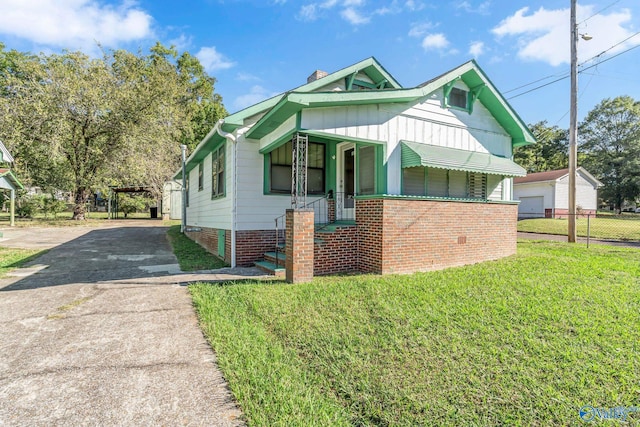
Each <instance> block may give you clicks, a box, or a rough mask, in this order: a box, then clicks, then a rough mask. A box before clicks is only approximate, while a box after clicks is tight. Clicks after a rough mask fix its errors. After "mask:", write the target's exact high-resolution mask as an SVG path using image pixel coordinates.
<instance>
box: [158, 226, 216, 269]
mask: <svg viewBox="0 0 640 427" xmlns="http://www.w3.org/2000/svg"><path fill="white" fill-rule="evenodd" d="M167 235H168V236H169V242H171V246H172V247H173V253H174V254H175V255H176V257H177V258H178V263H179V264H180V269H181V270H182V271H195V270H214V269H217V268H222V267H226V266H227V264H226V263H225V262H224V261H223V260H221V259H220V258H218V257H217V256H215V255H212V254H211V253H209V252H207V251H206V250H205V249H204V248H203V247H202V246H200V245H199V244H197V243H196V242H194V241H193V240H191V239H189V238H188V237H187V236H185V235H184V234H182V233H181V232H180V226H179V225H172V226H171V227H169V231H168V232H167Z"/></svg>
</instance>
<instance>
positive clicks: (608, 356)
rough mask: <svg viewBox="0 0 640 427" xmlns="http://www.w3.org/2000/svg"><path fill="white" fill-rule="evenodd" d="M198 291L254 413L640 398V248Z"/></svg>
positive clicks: (543, 422)
mask: <svg viewBox="0 0 640 427" xmlns="http://www.w3.org/2000/svg"><path fill="white" fill-rule="evenodd" d="M190 290H191V293H192V295H193V300H194V303H195V305H196V308H197V311H198V313H199V317H200V321H201V325H202V328H203V330H204V332H205V334H206V336H207V337H208V339H209V340H210V342H211V344H212V346H213V348H214V349H215V351H216V353H217V357H218V363H219V365H220V367H221V369H222V370H223V372H224V375H225V378H226V379H227V380H228V381H229V385H230V387H231V390H232V391H233V393H234V395H235V397H236V399H237V400H238V402H239V404H240V406H241V407H242V410H243V411H244V413H245V415H246V417H247V418H248V421H249V423H250V425H260V426H285V425H286V426H296V425H301V426H308V425H362V426H367V425H371V426H374V425H375V426H387V425H406V426H413V425H504V424H507V425H527V426H528V425H537V426H548V425H579V424H581V423H582V421H581V420H580V418H579V415H578V411H579V409H580V408H581V407H582V406H583V405H593V406H595V407H607V408H608V407H614V406H631V405H636V406H638V403H639V399H640V383H639V382H638V378H640V344H639V343H640V250H636V249H627V248H617V247H608V246H597V247H591V248H589V249H588V250H586V248H585V246H584V245H568V244H565V243H555V242H522V243H519V249H518V255H516V256H513V257H510V258H507V259H503V260H500V261H495V262H487V263H483V264H478V265H474V266H468V267H461V268H451V269H448V270H444V271H438V272H432V273H420V274H414V275H407V276H371V275H362V276H344V277H325V278H316V279H315V280H314V281H313V282H312V283H310V284H303V285H288V284H285V283H282V282H267V283H264V282H244V283H229V284H225V285H211V284H196V285H192V286H191V287H190ZM632 418H633V420H635V421H638V420H640V414H632Z"/></svg>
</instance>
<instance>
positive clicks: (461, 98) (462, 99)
mask: <svg viewBox="0 0 640 427" xmlns="http://www.w3.org/2000/svg"><path fill="white" fill-rule="evenodd" d="M467 96H468V92H467V91H466V90H463V89H458V88H457V87H454V88H452V89H451V92H450V93H449V102H448V104H449V105H450V106H451V107H457V108H463V109H465V110H466V109H467V108H468V107H467V105H468V104H467Z"/></svg>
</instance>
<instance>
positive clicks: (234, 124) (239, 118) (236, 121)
mask: <svg viewBox="0 0 640 427" xmlns="http://www.w3.org/2000/svg"><path fill="white" fill-rule="evenodd" d="M360 71H362V72H364V73H365V74H366V75H368V76H369V78H371V80H372V81H374V82H381V81H382V80H386V83H385V87H389V88H390V89H400V88H402V85H401V84H400V83H398V81H397V80H396V79H395V78H394V77H393V76H392V75H391V74H390V73H389V72H388V71H387V70H385V68H384V67H383V66H382V65H381V64H380V63H379V62H378V60H377V59H375V58H374V57H370V58H367V59H365V60H363V61H360V62H357V63H355V64H353V65H350V66H348V67H346V68H343V69H341V70H338V71H336V72H334V73H331V74H329V75H328V76H325V77H323V78H321V79H318V80H315V81H313V82H311V83H307V84H304V85H302V86H298V87H296V88H294V89H293V90H292V92H312V91H314V90H317V89H319V88H321V87H323V86H326V85H328V84H331V83H333V82H335V81H338V80H342V79H345V78H347V77H349V76H353V78H355V75H356V74H357V73H358V72H360ZM286 95H287V93H283V94H280V95H277V96H274V97H272V98H269V99H266V100H264V101H262V102H259V103H257V104H255V105H252V106H251V107H248V108H245V109H244V110H240V111H238V112H235V113H233V114H231V115H229V116H227V117H226V118H225V119H224V124H223V125H222V130H223V131H225V132H233V131H234V130H236V129H237V128H238V127H240V126H242V125H243V124H244V120H245V119H246V118H248V117H251V116H254V115H256V114H259V113H261V112H263V111H266V110H269V109H271V108H273V107H274V106H275V105H276V104H278V102H279V101H280V100H281V99H282V98H284V97H286Z"/></svg>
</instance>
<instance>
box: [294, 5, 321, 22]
mask: <svg viewBox="0 0 640 427" xmlns="http://www.w3.org/2000/svg"><path fill="white" fill-rule="evenodd" d="M297 18H298V19H299V20H301V21H306V22H311V21H315V20H316V19H318V12H317V10H316V5H315V4H307V5H305V6H302V7H301V8H300V11H299V12H298V15H297Z"/></svg>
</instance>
